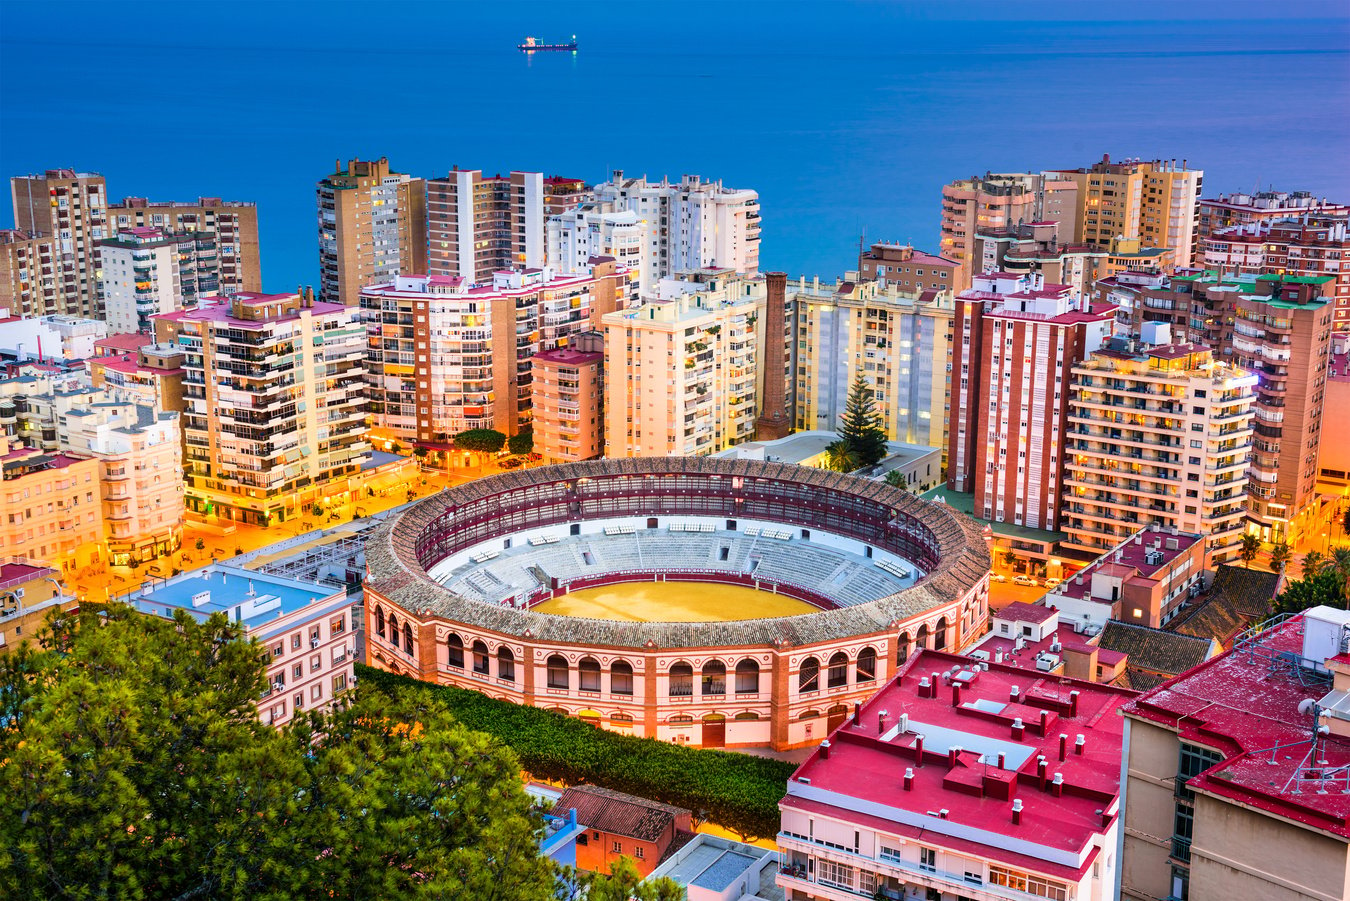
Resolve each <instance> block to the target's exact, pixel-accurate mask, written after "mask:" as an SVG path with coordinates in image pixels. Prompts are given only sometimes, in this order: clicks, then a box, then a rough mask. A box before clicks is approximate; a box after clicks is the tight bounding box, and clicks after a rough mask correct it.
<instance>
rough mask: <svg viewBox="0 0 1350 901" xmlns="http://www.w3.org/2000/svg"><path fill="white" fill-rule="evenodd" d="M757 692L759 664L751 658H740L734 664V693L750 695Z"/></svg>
mask: <svg viewBox="0 0 1350 901" xmlns="http://www.w3.org/2000/svg"><path fill="white" fill-rule="evenodd" d="M758 693H759V664H758V663H756V662H755V661H753V660H748V659H747V660H742V661H741V662H740V663H738V664H736V694H738V695H752V694H758Z"/></svg>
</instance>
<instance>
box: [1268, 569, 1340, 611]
mask: <svg viewBox="0 0 1350 901" xmlns="http://www.w3.org/2000/svg"><path fill="white" fill-rule="evenodd" d="M1343 587H1344V583H1343V582H1342V581H1341V577H1340V574H1339V573H1337V572H1336V571H1335V570H1334V569H1326V570H1323V571H1322V572H1319V573H1318V574H1317V575H1315V576H1312V577H1310V578H1304V579H1298V580H1297V581H1294V582H1290V583H1289V584H1288V585H1286V586H1285V588H1284V591H1282V592H1280V594H1279V597H1277V598H1275V612H1276V613H1297V612H1298V611H1300V610H1307V609H1308V608H1309V607H1318V606H1321V605H1323V604H1325V605H1326V606H1328V607H1345V598H1344V595H1343V594H1342V592H1341V590H1342V588H1343Z"/></svg>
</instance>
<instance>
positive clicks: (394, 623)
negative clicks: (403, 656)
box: [389, 616, 398, 647]
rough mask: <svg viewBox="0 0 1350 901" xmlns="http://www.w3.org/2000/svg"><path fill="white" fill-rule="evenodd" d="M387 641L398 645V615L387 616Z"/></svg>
mask: <svg viewBox="0 0 1350 901" xmlns="http://www.w3.org/2000/svg"><path fill="white" fill-rule="evenodd" d="M389 643H390V644H392V645H393V646H394V647H398V617H397V616H390V617H389Z"/></svg>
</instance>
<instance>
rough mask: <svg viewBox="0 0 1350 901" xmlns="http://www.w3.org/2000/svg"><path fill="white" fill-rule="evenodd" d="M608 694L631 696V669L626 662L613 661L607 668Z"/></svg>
mask: <svg viewBox="0 0 1350 901" xmlns="http://www.w3.org/2000/svg"><path fill="white" fill-rule="evenodd" d="M609 693H610V694H615V695H631V694H632V693H633V667H632V665H631V664H630V663H628V661H626V660H615V661H614V663H613V664H611V665H610V668H609Z"/></svg>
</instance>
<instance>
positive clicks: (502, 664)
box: [497, 647, 516, 682]
mask: <svg viewBox="0 0 1350 901" xmlns="http://www.w3.org/2000/svg"><path fill="white" fill-rule="evenodd" d="M497 678H498V679H503V680H505V681H507V682H514V681H516V655H515V654H512V653H511V649H510V648H508V647H500V648H498V649H497Z"/></svg>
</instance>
